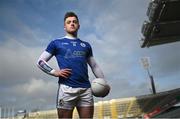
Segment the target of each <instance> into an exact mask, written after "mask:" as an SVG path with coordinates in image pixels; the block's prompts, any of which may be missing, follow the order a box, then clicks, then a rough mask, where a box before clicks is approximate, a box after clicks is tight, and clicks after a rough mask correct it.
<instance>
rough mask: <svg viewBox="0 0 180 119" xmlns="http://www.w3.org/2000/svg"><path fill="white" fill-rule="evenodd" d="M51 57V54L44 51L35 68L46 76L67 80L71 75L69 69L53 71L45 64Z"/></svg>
mask: <svg viewBox="0 0 180 119" xmlns="http://www.w3.org/2000/svg"><path fill="white" fill-rule="evenodd" d="M52 57H53V55H52V54H50V53H48V52H47V51H44V52H43V53H42V54H41V56H40V57H39V59H38V62H37V66H38V67H39V68H40V69H41V70H42V71H44V72H45V73H47V74H50V75H53V76H55V77H63V78H68V77H69V75H70V74H71V69H62V70H55V69H53V68H51V67H50V66H49V64H48V63H47V62H48V61H49V60H50V59H51V58H52Z"/></svg>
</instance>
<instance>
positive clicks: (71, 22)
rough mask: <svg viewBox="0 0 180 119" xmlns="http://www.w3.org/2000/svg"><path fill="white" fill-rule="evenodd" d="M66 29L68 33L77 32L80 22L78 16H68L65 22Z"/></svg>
mask: <svg viewBox="0 0 180 119" xmlns="http://www.w3.org/2000/svg"><path fill="white" fill-rule="evenodd" d="M64 29H65V31H66V32H67V33H70V34H73V33H76V32H77V31H78V29H79V22H78V20H77V19H76V17H68V18H66V20H65V22H64Z"/></svg>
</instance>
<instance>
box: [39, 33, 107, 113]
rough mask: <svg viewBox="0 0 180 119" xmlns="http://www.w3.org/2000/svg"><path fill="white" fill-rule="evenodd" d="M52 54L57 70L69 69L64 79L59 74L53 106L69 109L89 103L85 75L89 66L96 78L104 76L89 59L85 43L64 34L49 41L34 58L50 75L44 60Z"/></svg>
mask: <svg viewBox="0 0 180 119" xmlns="http://www.w3.org/2000/svg"><path fill="white" fill-rule="evenodd" d="M53 56H55V57H56V59H57V62H58V65H59V68H60V69H67V68H68V69H71V75H70V76H69V77H68V78H66V79H64V78H63V77H59V81H58V82H59V87H58V92H57V108H63V109H70V110H71V109H73V108H74V107H75V106H80V107H82V106H93V103H94V101H93V95H92V91H91V88H90V87H91V84H90V81H89V77H88V66H87V64H89V65H90V67H91V69H92V71H93V73H94V75H95V76H96V77H102V78H103V77H104V75H103V73H102V71H101V69H100V68H99V66H98V65H97V63H96V62H95V60H94V58H93V53H92V48H91V46H90V44H89V43H87V42H85V41H82V40H80V39H78V38H71V37H67V36H66V37H64V38H61V39H55V40H53V41H51V42H50V44H49V45H48V46H47V48H46V50H45V51H44V52H43V53H42V54H41V56H40V58H39V60H38V63H37V65H38V67H39V68H40V69H41V70H43V71H44V72H46V73H48V74H50V75H53V73H52V72H53V71H55V70H54V69H53V68H51V67H50V66H49V65H48V63H47V62H48V61H49V60H50V59H51V58H52V57H53Z"/></svg>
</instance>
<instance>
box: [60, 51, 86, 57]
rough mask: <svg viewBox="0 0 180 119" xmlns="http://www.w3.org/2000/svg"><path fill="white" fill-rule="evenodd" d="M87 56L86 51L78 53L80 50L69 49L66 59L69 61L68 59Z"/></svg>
mask: <svg viewBox="0 0 180 119" xmlns="http://www.w3.org/2000/svg"><path fill="white" fill-rule="evenodd" d="M85 55H86V52H85V51H78V50H75V51H71V50H70V49H67V51H66V54H65V56H64V58H66V59H68V58H76V57H84V56H85Z"/></svg>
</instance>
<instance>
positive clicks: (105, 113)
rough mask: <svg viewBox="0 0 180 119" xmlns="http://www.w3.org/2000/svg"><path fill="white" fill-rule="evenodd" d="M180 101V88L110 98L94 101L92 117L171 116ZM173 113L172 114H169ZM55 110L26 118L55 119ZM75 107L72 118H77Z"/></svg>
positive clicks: (98, 118) (177, 109) (40, 112)
mask: <svg viewBox="0 0 180 119" xmlns="http://www.w3.org/2000/svg"><path fill="white" fill-rule="evenodd" d="M179 102H180V88H178V89H174V90H170V91H165V92H160V93H156V94H148V95H142V96H137V97H129V98H120V99H111V100H109V101H99V102H96V103H95V110H94V119H102V118H107V119H111V118H114V119H118V118H153V117H166V116H167V117H169V118H170V117H172V116H174V117H175V115H176V117H177V116H179V115H180V114H177V113H178V111H179V110H180V108H174V107H173V106H174V105H175V104H177V103H179ZM171 114H173V115H171ZM56 118H57V111H56V109H54V110H47V111H39V112H33V113H29V114H28V117H26V119H56ZM78 118H79V117H78V113H77V110H76V109H75V110H74V112H73V119H78ZM15 119H16V118H15Z"/></svg>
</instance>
